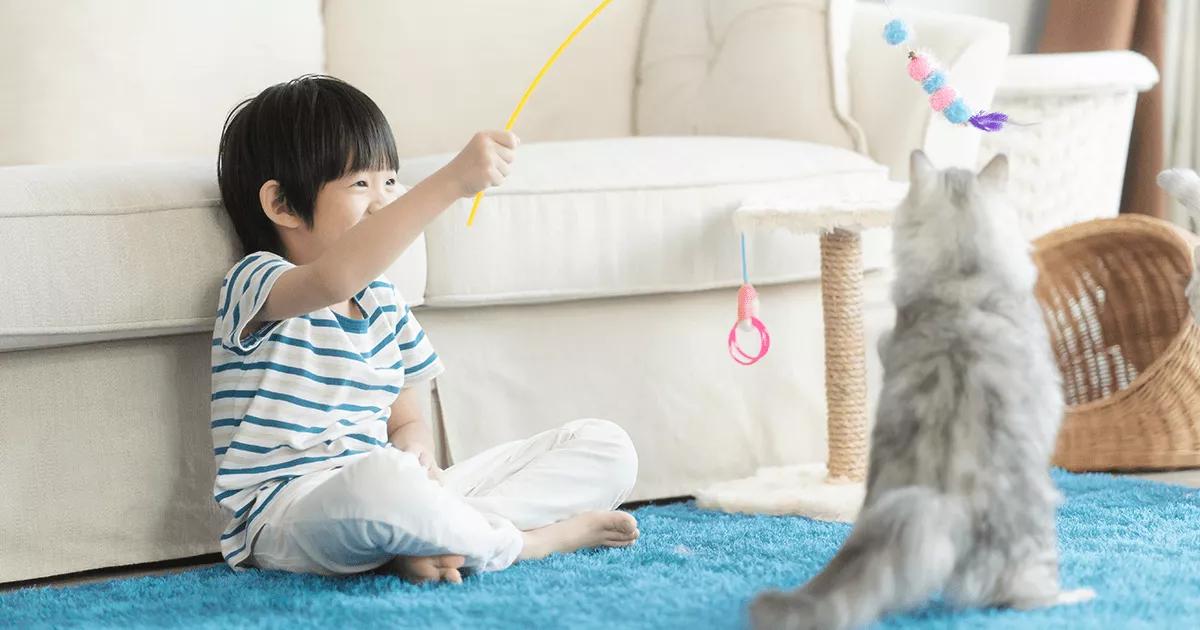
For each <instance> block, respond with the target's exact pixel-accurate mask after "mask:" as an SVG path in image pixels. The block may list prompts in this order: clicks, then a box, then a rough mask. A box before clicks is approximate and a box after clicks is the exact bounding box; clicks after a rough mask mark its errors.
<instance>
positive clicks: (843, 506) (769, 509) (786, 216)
mask: <svg viewBox="0 0 1200 630" xmlns="http://www.w3.org/2000/svg"><path fill="white" fill-rule="evenodd" d="M869 179H870V181H864V182H862V184H863V185H861V186H854V187H852V188H851V189H849V190H840V191H836V193H837V194H833V191H828V190H826V191H815V192H814V194H810V195H796V196H789V197H787V198H783V199H765V200H754V201H750V202H747V203H746V204H743V205H742V207H741V208H739V209H738V210H737V212H735V213H734V223H735V225H736V226H737V227H738V228H739V229H740V230H741V231H743V232H747V233H748V232H750V231H751V230H752V229H761V228H783V229H788V230H791V231H793V232H797V233H801V234H812V233H818V234H820V238H821V308H822V311H823V315H824V321H825V405H826V411H827V413H826V427H827V437H828V447H827V452H828V457H827V459H826V463H825V465H821V464H804V465H798V466H785V467H775V468H762V469H760V470H759V471H758V474H756V475H755V476H753V477H749V478H747V479H739V480H736V481H729V482H725V483H720V484H716V485H714V486H712V487H710V488H707V489H705V490H704V491H702V492H699V493H697V495H696V502H697V504H698V505H699V506H700V507H705V508H713V509H719V510H724V511H727V512H756V513H766V514H796V515H800V516H808V517H811V518H816V519H821V520H829V521H853V520H854V517H855V516H856V515H857V514H858V510H859V508H860V507H861V505H862V501H863V497H864V495H865V493H866V490H865V483H864V482H865V479H866V472H867V445H868V435H867V374H866V349H865V347H864V328H863V310H862V293H863V264H862V237H861V234H860V233H861V231H862V230H865V229H869V228H875V227H886V226H888V225H890V224H891V216H892V209H893V208H895V207H896V205H897V204H898V203H899V202H900V200H901V199H903V197H904V194H905V192H906V190H907V186H906V185H905V184H897V183H894V182H890V181H887V180H886V179H882V178H869Z"/></svg>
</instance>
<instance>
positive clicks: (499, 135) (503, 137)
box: [488, 131, 521, 149]
mask: <svg viewBox="0 0 1200 630" xmlns="http://www.w3.org/2000/svg"><path fill="white" fill-rule="evenodd" d="M488 136H489V137H491V139H492V140H493V141H494V142H495V143H496V144H498V145H500V146H502V147H507V148H509V149H515V148H517V146H519V145H520V144H521V139H520V138H518V137H517V134H515V133H513V132H511V131H489V132H488Z"/></svg>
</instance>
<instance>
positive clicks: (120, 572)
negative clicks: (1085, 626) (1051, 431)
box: [0, 469, 1200, 592]
mask: <svg viewBox="0 0 1200 630" xmlns="http://www.w3.org/2000/svg"><path fill="white" fill-rule="evenodd" d="M1134 476H1136V477H1141V478H1143V479H1150V480H1152V481H1158V482H1161V483H1172V484H1177V485H1181V486H1190V487H1193V488H1200V469H1197V470H1179V471H1173V472H1162V473H1143V474H1138V475H1134ZM646 503H649V502H646ZM646 503H639V504H637V505H634V506H625V507H640V506H641V505H644V504H646ZM220 562H221V559H220V556H218V555H216V554H212V555H210V556H200V557H196V558H185V559H182V560H174V561H169V562H161V563H156V564H152V565H136V566H131V567H121V568H115V569H102V570H98V571H87V572H84V573H77V574H72V575H64V576H57V577H54V578H47V579H44V580H30V581H28V582H17V583H10V584H0V592H4V591H7V590H13V589H16V588H24V587H28V586H48V587H52V588H61V587H64V586H77V585H80V584H92V583H95V582H105V581H107V580H115V579H121V578H130V577H144V576H152V575H166V574H170V573H178V572H180V571H187V570H189V569H195V568H198V567H205V566H210V565H213V564H220Z"/></svg>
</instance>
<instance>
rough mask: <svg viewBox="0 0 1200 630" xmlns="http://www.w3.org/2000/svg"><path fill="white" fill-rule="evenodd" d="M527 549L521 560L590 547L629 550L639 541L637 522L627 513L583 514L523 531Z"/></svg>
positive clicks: (522, 553)
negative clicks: (630, 546) (628, 548)
mask: <svg viewBox="0 0 1200 630" xmlns="http://www.w3.org/2000/svg"><path fill="white" fill-rule="evenodd" d="M522 533H523V534H524V536H525V548H524V549H522V550H521V555H520V556H518V558H517V559H518V560H536V559H538V558H545V557H546V556H548V555H550V554H552V553H570V552H572V551H576V550H579V549H586V548H589V547H627V546H629V545H632V544H633V543H634V541H636V540H637V539H638V535H639V533H638V528H637V519H635V518H633V515H631V514H629V513H627V512H617V511H613V512H584V513H583V514H580V515H579V516H574V517H571V518H569V519H567V520H565V521H560V522H558V523H555V524H553V525H547V526H546V527H541V528H538V529H534V530H530V531H527V532H522Z"/></svg>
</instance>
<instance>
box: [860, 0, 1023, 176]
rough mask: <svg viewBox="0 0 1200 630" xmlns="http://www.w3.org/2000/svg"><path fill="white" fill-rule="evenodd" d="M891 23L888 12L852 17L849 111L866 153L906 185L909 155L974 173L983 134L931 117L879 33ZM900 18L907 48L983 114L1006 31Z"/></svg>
mask: <svg viewBox="0 0 1200 630" xmlns="http://www.w3.org/2000/svg"><path fill="white" fill-rule="evenodd" d="M892 17H893V16H892V13H891V12H890V11H888V9H887V7H885V6H883V5H877V4H866V3H859V4H858V6H857V9H856V11H855V14H854V26H853V29H854V32H853V37H852V39H851V46H850V58H849V63H848V68H849V74H850V98H851V105H850V107H851V114H852V116H853V117H854V119H855V121H856V122H857V123H858V124H859V126H860V127H862V129H863V131H864V132H865V134H866V136H867V149H868V152H869V153H870V154H871V157H872V158H874V159H875V161H876V162H879V163H881V164H884V165H886V166H887V167H888V168H890V169H891V173H892V178H893V179H898V180H907V179H908V155H909V153H911V152H912V150H913V149H916V148H921V149H923V150H924V151H925V153H927V154H928V155H929V157H930V158H931V159H932V160H933V161H934V163H935V164H937V165H939V166H942V167H945V166H952V165H953V166H965V167H974V166H975V161H976V155H977V154H978V151H979V146H980V140H981V133H980V132H976V131H974V130H970V131H968V130H964V129H961V128H959V127H957V126H955V125H952V124H950V123H948V122H947V121H946V120H945V119H944V118H943V117H942V115H941V114H940V113H938V112H935V111H933V110H932V109H930V107H929V101H928V98H927V97H926V95H925V93H924V92H922V91H921V89H920V87H919V86H917V85H915V84H914V82H913V80H912V79H910V78H909V77H908V73H907V72H905V64H906V63H907V60H906V59H905V58H904V55H903V52H901V51H900V50H897V49H896V48H894V47H892V46H889V45H888V44H887V42H885V41H883V26H884V24H886V23H887V22H888V21H889V20H891V19H892ZM902 18H903V19H904V20H905V21H907V22H908V23H909V24H910V26H911V27H912V30H913V33H914V40H913V42H914V43H915V44H917V45H918V46H919V47H920V48H922V49H928V50H929V51H931V52H932V53H933V54H934V55H936V56H937V58H938V60H939V61H940V62H941V64H942V67H943V68H945V69H946V70H947V71H948V72H949V75H950V83H951V85H953V86H954V88H955V89H956V90H958V92H959V94H961V95H962V96H963V98H964V99H965V100H966V101H967V103H968V104H969V105H971V106H973V107H975V108H987V107H988V106H989V105H990V104H991V102H992V98H993V96H994V95H995V92H996V87H997V85H999V83H1000V81H1001V77H1002V75H1003V73H1004V69H1005V59H1006V57H1007V55H1008V48H1009V33H1008V26H1007V25H1005V24H1002V23H1000V22H994V21H991V20H985V19H981V18H974V17H965V16H961V15H954V14H949V13H941V12H935V11H916V10H905V11H904V13H903V16H902Z"/></svg>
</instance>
